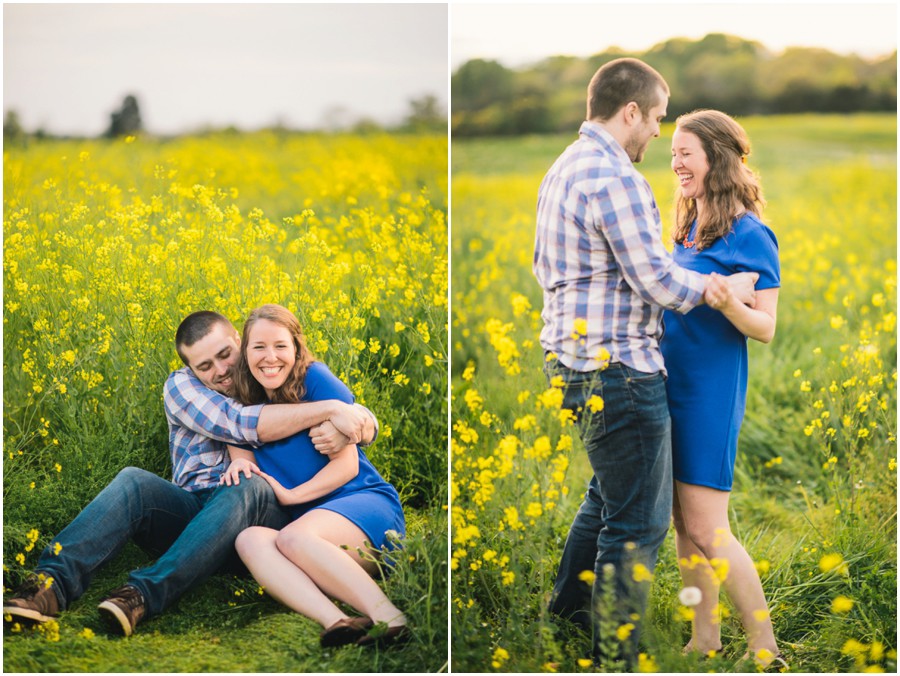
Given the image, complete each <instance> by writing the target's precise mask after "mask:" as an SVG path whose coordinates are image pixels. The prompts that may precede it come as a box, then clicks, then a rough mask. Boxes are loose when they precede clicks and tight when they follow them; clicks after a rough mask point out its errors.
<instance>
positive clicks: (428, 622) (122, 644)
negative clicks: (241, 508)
mask: <svg viewBox="0 0 900 676" xmlns="http://www.w3.org/2000/svg"><path fill="white" fill-rule="evenodd" d="M408 518H409V520H410V534H409V539H408V542H407V546H406V549H405V551H404V553H403V557H402V558H401V560H400V561H398V564H397V570H396V571H395V572H394V573H393V574H392V575H391V576H390V577H389V578H388V579H387V580H386V581H385V582H384V583H383V584H384V588H385V590H386V592H387V593H388V595H389V596H390V597H391V599H392V600H393V601H394V602H395V603H396V604H397V605H398V606H399V607H401V608H402V609H403V610H404V611H405V612H406V613H407V616H408V617H409V620H410V625H411V626H412V627H413V628H414V631H413V637H412V639H411V641H410V642H409V643H408V644H405V645H398V646H392V647H389V648H380V649H379V648H374V649H363V648H357V647H356V646H345V647H342V648H335V649H326V650H323V649H322V648H320V647H319V642H318V637H319V632H320V631H321V627H319V626H318V625H317V624H316V623H315V622H313V621H312V620H309V619H307V618H304V617H302V616H300V615H298V614H297V613H293V612H291V611H290V610H288V609H287V608H285V607H284V606H282V605H280V604H279V603H277V602H275V601H274V600H272V599H271V598H269V597H268V596H264V595H259V594H258V593H257V592H258V589H259V587H258V585H256V583H255V582H254V581H253V579H252V578H249V577H247V578H239V577H235V576H232V575H218V576H214V577H213V578H212V579H210V580H209V581H207V582H206V583H204V584H203V585H201V586H200V587H199V588H198V589H196V590H193V591H191V592H190V593H188V594H186V595H185V596H184V597H182V598H181V600H180V601H178V602H177V603H176V604H175V605H174V606H173V607H171V608H170V609H168V610H167V611H166V612H165V613H164V614H162V615H160V616H158V617H155V618H152V619H150V620H147V621H146V622H144V623H142V624H140V625H138V629H137V631H136V632H135V634H134V635H132V636H130V637H128V638H123V637H120V636H116V635H112V634H110V633H108V631H107V629H106V627H105V625H104V623H103V622H102V620H101V618H100V616H99V613H98V611H97V609H96V606H97V604H98V603H99V601H100V600H101V599H102V598H103V596H104V594H105V592H106V591H108V590H109V589H111V588H113V587H116V586H118V585H120V584H122V581H123V580H124V578H125V576H126V575H127V571H128V570H131V569H133V568H136V567H140V566H141V565H145V564H146V563H147V558H146V555H144V553H143V552H141V551H140V550H139V549H138V548H137V547H135V546H133V545H129V546H128V547H127V548H126V550H125V551H124V552H123V553H122V554H121V555H120V556H119V558H117V559H116V560H115V561H114V562H112V563H111V564H110V565H109V566H107V567H106V568H104V569H102V570H101V572H100V573H99V574H98V575H97V577H96V578H95V580H94V581H93V583H92V584H91V586H90V588H89V589H88V591H87V592H86V593H85V595H84V596H83V597H82V598H81V599H79V600H78V601H77V602H76V603H74V604H73V606H72V607H71V608H70V609H69V610H67V611H66V612H64V613H63V614H62V615H61V617H60V619H59V627H60V628H59V637H58V640H51V639H49V638H48V637H47V634H46V633H41V632H40V631H36V630H31V629H26V630H25V631H23V632H22V633H18V634H11V633H9V629H8V628H7V634H6V635H5V636H4V654H3V670H4V672H7V673H9V672H57V671H63V672H185V671H188V672H191V671H192V672H365V673H374V672H409V673H432V672H439V671H446V662H447V653H446V648H445V646H446V644H447V617H446V602H445V600H444V598H443V596H442V594H441V590H445V589H446V585H447V561H446V559H447V557H446V547H445V544H444V539H443V533H444V532H446V515H445V512H444V510H437V512H436V513H428V512H418V511H415V512H412V513H410V514H408ZM85 630H90V632H92V633H93V635H92V636H89V637H86V636H85Z"/></svg>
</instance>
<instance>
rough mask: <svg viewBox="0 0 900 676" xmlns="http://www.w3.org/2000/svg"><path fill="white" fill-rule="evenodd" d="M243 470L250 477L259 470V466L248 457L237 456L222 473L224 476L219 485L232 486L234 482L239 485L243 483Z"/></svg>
mask: <svg viewBox="0 0 900 676" xmlns="http://www.w3.org/2000/svg"><path fill="white" fill-rule="evenodd" d="M241 472H243V473H244V476H246V477H247V478H248V479H249V478H250V475H251V474H252V473H254V472H259V467H257V466H256V463H255V462H253V461H252V460H248V459H247V458H235V459H234V460H232V461H231V464H230V465H228V468H227V469H226V470H225V471H224V472H223V473H222V478H221V479H219V485H220V486H221V485H222V484H225V485H226V486H231V485H232V484H234V485H235V486H237V485H238V484H239V483H241Z"/></svg>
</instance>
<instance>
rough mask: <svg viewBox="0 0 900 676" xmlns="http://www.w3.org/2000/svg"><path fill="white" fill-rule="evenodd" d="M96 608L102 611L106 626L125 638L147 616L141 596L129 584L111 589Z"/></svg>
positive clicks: (135, 588)
mask: <svg viewBox="0 0 900 676" xmlns="http://www.w3.org/2000/svg"><path fill="white" fill-rule="evenodd" d="M97 608H98V609H99V610H101V611H103V612H102V615H103V616H104V619H105V620H106V623H107V625H109V627H110V628H111V629H112V630H113V631H117V632H121V633H122V634H124V635H125V636H131V635H132V634H133V633H134V628H135V627H136V626H137V623H138V622H140V621H141V620H142V619H143V617H144V615H146V614H147V606H146V605H145V604H144V596H143V594H141V592H140V591H138V589H137V587H132V586H131V585H130V584H126V585H125V586H124V587H119V588H118V589H113V590H112V591H111V592H110V593H109V596H107V597H106V598H105V599H103V600H102V601H101V602H100V605H98V606H97Z"/></svg>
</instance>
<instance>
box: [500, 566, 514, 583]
mask: <svg viewBox="0 0 900 676" xmlns="http://www.w3.org/2000/svg"><path fill="white" fill-rule="evenodd" d="M500 581H501V582H502V583H503V586H504V587H506V586H509V585H511V584H512V583H513V582H515V581H516V574H515V573H514V572H512V571H511V570H504V571H503V572H502V573H500Z"/></svg>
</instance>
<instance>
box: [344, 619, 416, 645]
mask: <svg viewBox="0 0 900 676" xmlns="http://www.w3.org/2000/svg"><path fill="white" fill-rule="evenodd" d="M411 637H412V630H410V628H409V626H408V625H405V624H400V625H397V626H395V627H389V626H387V625H386V624H385V623H384V622H379V623H378V624H376V625H375V626H374V627H373V628H372V630H371V631H369V632H367V633H366V635H365V636H363V637H362V638H360V639H359V640H358V641H357V642H356V645H358V646H373V645H377V646H388V645H390V644H392V643H405V642H406V641H408V640H409V639H410V638H411Z"/></svg>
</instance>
